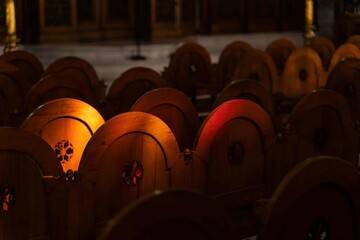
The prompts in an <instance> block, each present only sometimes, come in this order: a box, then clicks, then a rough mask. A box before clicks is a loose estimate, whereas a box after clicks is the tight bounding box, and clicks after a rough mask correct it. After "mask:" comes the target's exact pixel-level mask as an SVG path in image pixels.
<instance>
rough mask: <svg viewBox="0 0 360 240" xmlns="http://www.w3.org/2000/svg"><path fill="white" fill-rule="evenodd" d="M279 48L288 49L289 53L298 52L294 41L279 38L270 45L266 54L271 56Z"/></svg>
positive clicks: (266, 49)
mask: <svg viewBox="0 0 360 240" xmlns="http://www.w3.org/2000/svg"><path fill="white" fill-rule="evenodd" d="M279 48H281V49H288V50H289V52H292V51H294V50H296V46H295V44H294V43H293V42H292V41H290V40H289V39H286V38H279V39H276V40H274V41H272V42H271V43H269V44H268V45H267V46H266V48H265V52H267V53H268V54H270V55H271V53H272V52H273V51H277V50H278V49H279Z"/></svg>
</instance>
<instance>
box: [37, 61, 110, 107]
mask: <svg viewBox="0 0 360 240" xmlns="http://www.w3.org/2000/svg"><path fill="white" fill-rule="evenodd" d="M63 72H66V73H69V74H70V75H72V76H74V77H77V78H78V79H82V80H83V81H85V82H86V83H87V84H88V85H89V87H90V89H91V90H92V91H93V93H94V95H95V96H96V100H97V101H98V102H100V101H102V100H104V98H105V92H106V86H105V84H104V81H103V80H100V79H99V77H98V75H97V73H96V71H95V69H94V67H93V66H92V65H91V64H90V63H89V62H87V61H86V60H85V59H82V58H79V57H75V56H66V57H61V58H58V59H57V60H55V61H54V62H52V63H51V64H50V65H49V66H48V67H47V68H46V69H45V72H44V75H43V76H48V75H52V74H56V73H63Z"/></svg>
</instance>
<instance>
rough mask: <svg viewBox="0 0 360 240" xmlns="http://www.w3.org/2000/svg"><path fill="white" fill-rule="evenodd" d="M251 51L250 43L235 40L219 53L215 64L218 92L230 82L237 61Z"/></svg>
mask: <svg viewBox="0 0 360 240" xmlns="http://www.w3.org/2000/svg"><path fill="white" fill-rule="evenodd" d="M249 49H253V47H252V46H251V44H250V43H247V42H245V41H241V40H237V41H233V42H231V43H229V44H228V45H226V46H225V48H224V49H223V50H222V51H221V53H220V57H219V60H218V64H217V71H218V77H217V83H216V85H218V86H219V90H222V88H223V87H225V86H226V85H227V84H228V83H229V82H230V81H231V77H232V75H233V72H234V70H235V68H236V66H237V63H238V61H239V60H240V59H241V57H242V56H243V55H244V53H245V52H246V51H248V50H249Z"/></svg>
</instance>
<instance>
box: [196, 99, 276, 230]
mask: <svg viewBox="0 0 360 240" xmlns="http://www.w3.org/2000/svg"><path fill="white" fill-rule="evenodd" d="M274 136H275V133H274V129H273V125H272V122H271V119H270V117H269V115H268V114H267V112H266V111H265V110H264V109H262V108H261V107H260V106H259V105H258V104H256V103H254V102H252V101H249V100H244V99H236V100H230V101H227V102H225V103H223V104H222V105H220V106H219V107H217V108H216V109H215V110H213V111H212V112H211V113H210V115H209V116H208V117H207V118H206V119H205V121H204V123H203V124H202V126H201V128H200V131H199V134H198V138H197V141H196V143H195V147H194V149H195V152H194V157H196V158H199V159H200V160H201V161H203V162H204V164H205V171H206V172H205V192H206V193H208V194H209V195H210V196H212V197H213V198H214V200H215V201H216V202H218V203H219V204H220V205H221V206H223V207H224V208H225V209H226V211H227V212H228V215H229V218H230V219H231V223H230V225H231V227H230V232H231V233H230V235H231V236H233V237H235V236H236V235H238V236H239V237H240V235H241V234H243V235H242V236H243V237H246V236H251V234H254V233H256V232H257V230H258V227H259V219H258V218H257V217H256V216H255V214H254V212H253V207H252V206H253V203H254V201H255V200H258V199H261V198H264V197H266V195H267V181H268V179H267V176H268V174H269V173H268V169H269V165H270V164H271V163H270V162H268V161H267V157H266V154H267V151H268V149H269V147H270V146H271V145H272V143H273V141H274ZM236 209H242V210H241V211H239V212H237V210H236ZM248 234H250V235H248Z"/></svg>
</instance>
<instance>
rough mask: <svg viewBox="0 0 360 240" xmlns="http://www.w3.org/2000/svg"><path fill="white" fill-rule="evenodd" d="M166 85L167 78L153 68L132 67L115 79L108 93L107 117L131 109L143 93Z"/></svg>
mask: <svg viewBox="0 0 360 240" xmlns="http://www.w3.org/2000/svg"><path fill="white" fill-rule="evenodd" d="M166 86H167V83H166V80H165V79H164V78H163V77H162V76H161V75H160V74H159V73H158V72H156V71H155V70H153V69H151V68H147V67H132V68H130V69H128V70H126V71H125V72H123V73H122V74H121V76H120V77H118V78H117V79H115V80H114V82H113V83H112V84H111V86H110V88H109V91H108V93H107V95H106V104H108V106H107V107H108V109H107V110H106V111H107V112H108V114H109V116H108V117H106V118H107V119H109V118H110V117H113V116H115V115H117V114H120V113H123V112H126V111H129V110H130V108H131V106H132V105H133V104H134V103H135V102H136V100H137V99H138V98H139V97H141V96H142V95H143V94H145V93H146V92H148V91H150V90H152V89H156V88H162V87H166Z"/></svg>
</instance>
